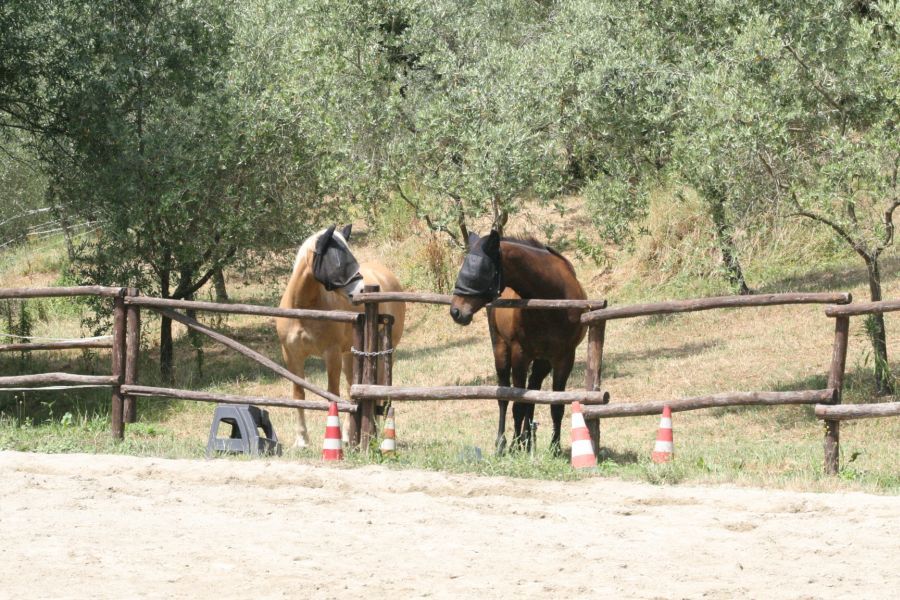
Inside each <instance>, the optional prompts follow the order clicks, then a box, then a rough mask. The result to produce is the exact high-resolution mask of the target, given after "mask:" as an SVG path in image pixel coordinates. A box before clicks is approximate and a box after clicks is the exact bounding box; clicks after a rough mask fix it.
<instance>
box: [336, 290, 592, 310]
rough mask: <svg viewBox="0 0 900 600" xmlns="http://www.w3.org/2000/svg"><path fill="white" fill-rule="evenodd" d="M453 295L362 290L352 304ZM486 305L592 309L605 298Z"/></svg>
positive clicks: (446, 300)
mask: <svg viewBox="0 0 900 600" xmlns="http://www.w3.org/2000/svg"><path fill="white" fill-rule="evenodd" d="M452 298H453V296H451V295H449V294H427V293H420V292H363V293H362V294H357V295H356V296H354V297H353V303H354V304H369V303H373V302H374V303H380V302H410V303H420V304H450V301H451V300H452ZM486 306H488V307H491V308H523V309H553V308H556V309H565V308H585V309H588V310H594V309H598V308H605V307H606V300H557V299H540V298H530V299H529V298H525V299H517V300H511V299H506V298H497V299H496V300H494V301H493V302H490V303H488V304H487V305H486Z"/></svg>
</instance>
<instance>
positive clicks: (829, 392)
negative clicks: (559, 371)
mask: <svg viewBox="0 0 900 600" xmlns="http://www.w3.org/2000/svg"><path fill="white" fill-rule="evenodd" d="M852 299H853V298H852V296H851V295H850V294H849V293H831V292H824V293H785V294H759V295H752V296H718V297H712V298H696V299H690V300H670V301H666V302H653V303H647V304H633V305H628V306H616V307H612V308H603V309H599V310H594V311H591V312H587V313H585V314H583V315H582V316H581V322H582V323H585V324H587V325H588V326H589V327H590V330H589V334H588V365H594V364H595V365H596V371H594V370H593V369H588V370H587V371H586V372H585V388H586V389H596V387H597V386H599V385H600V381H601V372H602V363H603V344H604V338H605V336H606V322H607V321H610V320H615V319H629V318H635V317H646V316H652V315H664V314H676V313H686V312H697V311H705V310H713V309H726V308H748V307H764V306H783V305H792V304H847V303H849V302H851V301H852ZM846 356H847V343H846V328H844V329H841V326H840V325H839V326H838V328H837V329H836V332H835V345H834V351H833V357H832V362H831V368H830V370H829V377H828V387H827V388H826V389H824V390H803V391H799V392H727V393H722V394H715V395H712V396H704V397H699V398H687V399H682V400H672V401H657V402H647V403H645V402H641V403H635V404H631V405H610V406H600V407H586V408H585V411H584V413H585V422H586V423H587V426H588V430H589V431H590V432H591V438H592V439H593V440H594V443H595V446H594V447H595V448H597V447H598V444H597V442H598V439H597V438H598V437H599V435H598V434H599V430H600V425H599V419H600V418H609V417H625V416H637V415H650V414H659V413H660V412H661V411H662V407H663V406H664V405H666V404H668V405H669V406H670V408H671V409H672V410H673V411H678V410H697V409H702V408H713V407H724V406H764V405H776V404H815V403H825V402H835V403H836V402H840V390H841V382H842V381H843V376H844V364H845V362H846ZM832 423H835V427H834V428H829V427H826V434H825V470H826V472H832V471H831V470H830V468H831V464H832V463H831V460H832V458H831V455H830V452H832V451H833V450H832V447H836V446H835V444H836V442H834V439H835V436H836V421H832ZM834 472H836V471H834Z"/></svg>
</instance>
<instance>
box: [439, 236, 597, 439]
mask: <svg viewBox="0 0 900 600" xmlns="http://www.w3.org/2000/svg"><path fill="white" fill-rule="evenodd" d="M498 297H499V298H528V299H530V298H552V299H568V300H584V299H586V297H587V296H586V295H585V293H584V289H583V288H582V287H581V284H579V283H578V279H576V277H575V269H573V268H572V264H571V263H570V262H569V261H568V260H566V258H565V257H564V256H562V255H561V254H560V253H559V252H557V251H556V250H554V249H553V248H549V247H547V246H545V245H543V244H541V243H539V242H536V241H534V240H518V239H511V238H503V239H501V238H500V235H499V234H498V233H497V232H496V231H491V233H490V235H487V236H485V237H482V238H479V237H478V236H477V235H475V234H472V235H471V236H470V238H469V253H468V254H467V255H466V258H465V261H464V262H463V266H462V268H461V269H460V271H459V276H458V277H457V280H456V286H455V287H454V289H453V300H452V302H451V304H450V316H451V317H453V320H454V321H456V322H457V323H459V324H460V325H468V324H469V323H471V322H472V316H473V315H474V314H475V313H476V312H478V310H480V309H481V308H482V307H483V306H484V305H485V304H487V303H488V302H491V301H492V300H494V299H496V298H498ZM583 312H584V309H580V308H575V309H568V310H555V309H554V310H532V309H529V310H522V309H515V308H490V309H488V326H489V328H490V332H491V342H492V343H493V346H494V366H495V367H496V370H497V383H498V385H501V386H509V385H510V382H512V385H513V386H515V387H519V388H524V387H526V383H527V387H528V389H532V390H538V389H540V388H541V384H542V383H543V381H544V379H545V378H546V377H547V375H549V374H550V372H551V371H552V372H553V389H554V391H563V390H565V388H566V381H568V379H569V374H571V372H572V366H573V365H574V364H575V349H576V348H577V347H578V344H579V342H581V340H582V339H583V338H584V333H585V326H584V325H582V324H581V319H580V318H581V314H582V313H583ZM529 367H530V368H531V376H530V377H529V375H528V369H529ZM526 380H527V382H526ZM508 404H509V403H508V402H507V401H503V400H501V401H499V405H500V423H499V428H498V431H497V451H498V452H503V450H504V448H505V447H506V435H505V430H506V409H507V406H508ZM564 412H565V406H563V405H552V406H551V407H550V415H551V417H552V418H553V437H552V439H551V441H550V447H551V448H553V449H555V450H556V451H559V438H560V428H561V425H562V418H563V413H564ZM533 418H534V404H527V403H520V402H514V403H513V425H514V433H515V440H516V442H517V444H519V445H521V444H522V443H523V442H524V444H525V446H526V448H528V447H530V444H531V435H530V433H531V423H532V421H533Z"/></svg>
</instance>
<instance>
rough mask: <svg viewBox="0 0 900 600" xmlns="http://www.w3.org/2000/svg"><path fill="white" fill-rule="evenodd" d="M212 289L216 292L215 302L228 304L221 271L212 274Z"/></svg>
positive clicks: (226, 290)
mask: <svg viewBox="0 0 900 600" xmlns="http://www.w3.org/2000/svg"><path fill="white" fill-rule="evenodd" d="M213 287H214V288H215V290H216V302H228V289H227V288H226V287H225V274H224V273H223V272H222V269H221V268H219V269H216V272H215V273H213Z"/></svg>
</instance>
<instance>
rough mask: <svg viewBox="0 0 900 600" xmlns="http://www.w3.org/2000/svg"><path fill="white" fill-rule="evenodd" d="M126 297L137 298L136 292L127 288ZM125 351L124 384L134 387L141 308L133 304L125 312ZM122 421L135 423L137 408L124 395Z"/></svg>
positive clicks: (138, 350)
mask: <svg viewBox="0 0 900 600" xmlns="http://www.w3.org/2000/svg"><path fill="white" fill-rule="evenodd" d="M127 295H128V296H130V297H133V296H137V295H138V291H137V290H136V289H134V288H128V292H127ZM126 322H127V325H126V335H125V338H126V343H125V345H126V349H125V383H126V384H127V385H134V384H136V383H137V378H138V361H139V360H140V354H141V307H140V306H135V305H133V304H129V305H128V309H127V311H126ZM123 419H124V421H125V422H126V423H135V422H137V406H135V398H134V396H132V395H130V394H126V395H125V408H124V413H123Z"/></svg>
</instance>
